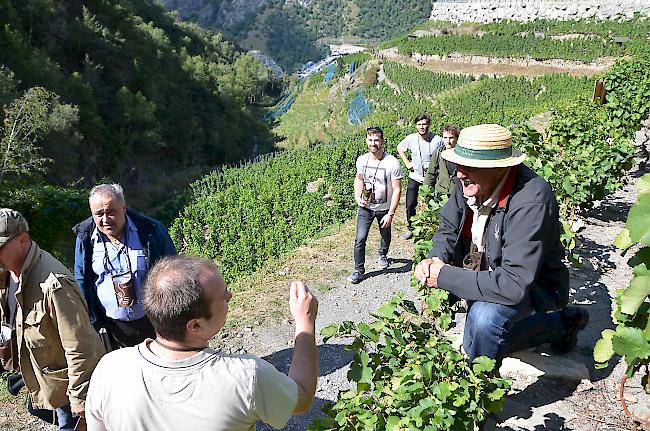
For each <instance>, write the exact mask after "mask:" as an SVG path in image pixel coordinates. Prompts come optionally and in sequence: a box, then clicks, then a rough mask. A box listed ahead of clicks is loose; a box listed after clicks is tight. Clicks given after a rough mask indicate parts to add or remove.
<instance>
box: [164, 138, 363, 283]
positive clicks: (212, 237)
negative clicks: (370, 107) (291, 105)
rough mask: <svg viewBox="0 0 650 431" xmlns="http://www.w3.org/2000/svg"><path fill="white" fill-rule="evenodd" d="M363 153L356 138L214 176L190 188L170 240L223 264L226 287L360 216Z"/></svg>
mask: <svg viewBox="0 0 650 431" xmlns="http://www.w3.org/2000/svg"><path fill="white" fill-rule="evenodd" d="M364 151H365V145H364V144H363V137H362V136H361V135H356V136H353V137H351V138H350V139H349V140H348V141H346V142H339V143H338V145H329V146H325V145H320V146H317V147H315V148H313V149H309V150H294V151H289V152H285V153H279V154H277V155H275V156H271V157H269V158H267V159H266V160H263V161H260V162H258V163H252V164H247V165H245V166H242V167H240V168H225V169H224V170H223V171H221V172H217V173H213V174H211V175H209V176H207V177H205V178H203V179H202V180H200V181H197V182H196V183H194V184H192V200H191V203H190V204H189V205H188V206H186V207H185V209H184V210H183V211H182V213H181V216H180V217H179V218H178V219H177V220H176V221H175V222H174V224H173V226H172V228H171V235H172V238H173V239H174V242H175V243H176V244H177V246H179V247H180V249H181V250H183V251H185V252H188V253H191V254H200V255H203V256H207V257H210V258H215V259H217V260H218V261H219V263H220V264H221V265H222V268H223V272H224V276H225V278H226V280H228V281H232V280H234V279H236V278H237V277H239V276H240V275H242V274H247V273H251V272H253V271H255V270H257V269H258V268H260V267H261V266H262V265H263V264H264V263H266V262H267V261H268V260H269V259H273V258H276V257H278V256H281V255H282V254H283V253H286V252H289V251H292V250H294V249H295V248H296V247H298V246H299V245H302V244H304V243H305V242H306V241H307V240H308V239H310V238H313V237H314V236H316V235H318V234H320V233H322V232H323V231H324V230H325V229H326V228H327V227H329V226H331V225H333V224H335V223H338V222H342V221H344V220H346V219H348V218H349V217H351V216H352V214H354V211H355V209H356V208H355V205H354V200H353V199H352V198H351V186H352V181H353V178H354V174H355V160H356V158H357V156H359V155H360V154H361V153H362V152H364Z"/></svg>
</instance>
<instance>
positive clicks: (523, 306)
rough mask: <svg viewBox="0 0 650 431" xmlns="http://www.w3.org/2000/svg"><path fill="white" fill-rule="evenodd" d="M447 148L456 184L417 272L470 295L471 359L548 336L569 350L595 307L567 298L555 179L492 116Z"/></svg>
mask: <svg viewBox="0 0 650 431" xmlns="http://www.w3.org/2000/svg"><path fill="white" fill-rule="evenodd" d="M442 157H443V158H444V159H445V160H448V161H450V162H453V163H455V164H456V171H457V175H456V187H455V188H454V191H453V193H452V195H451V197H450V198H449V201H448V202H447V204H446V205H445V206H444V207H443V209H442V210H441V213H440V221H439V228H438V231H437V232H436V234H435V237H434V246H433V249H432V250H431V252H430V253H429V258H428V259H425V260H424V261H422V262H420V263H419V264H418V266H417V267H416V270H415V276H416V277H417V278H418V280H420V281H421V282H423V283H425V284H426V285H427V286H429V287H437V288H441V289H445V290H447V291H448V292H450V293H451V294H453V295H455V296H457V297H460V298H464V299H466V300H467V301H468V305H469V310H468V313H467V320H466V323H465V334H464V337H463V348H464V349H465V352H466V353H467V354H468V355H469V357H470V360H473V359H474V358H476V357H478V356H488V357H490V358H492V359H495V360H496V361H497V366H499V365H500V363H501V361H502V359H503V357H504V356H505V355H506V354H507V353H508V352H510V351H516V350H521V349H524V348H528V347H533V346H538V345H540V344H543V343H551V347H552V349H553V350H554V351H555V352H557V353H566V352H568V351H570V350H572V349H573V348H574V347H575V345H576V342H577V334H578V332H579V331H580V330H581V329H583V328H584V327H585V326H586V324H587V322H588V320H589V314H588V313H587V312H586V311H585V310H584V309H581V308H578V307H572V306H570V307H567V306H566V305H567V303H568V297H569V273H568V270H567V268H566V266H565V265H564V263H563V262H562V259H563V257H564V250H563V247H562V245H561V243H560V222H559V215H558V205H557V202H556V200H555V196H554V195H553V192H552V191H551V189H550V187H549V185H548V184H547V183H546V182H545V181H544V180H543V179H542V178H541V177H539V176H537V175H536V174H535V173H534V172H533V171H531V170H530V169H529V168H528V167H526V166H524V165H523V164H522V162H523V160H524V158H525V155H524V154H522V153H520V152H518V151H516V150H513V149H512V135H511V133H510V131H509V130H508V129H506V128H504V127H501V126H499V125H496V124H482V125H478V126H473V127H469V128H466V129H463V130H462V131H461V133H460V136H459V138H458V143H457V145H456V147H455V148H453V149H448V150H445V151H444V152H443V153H442Z"/></svg>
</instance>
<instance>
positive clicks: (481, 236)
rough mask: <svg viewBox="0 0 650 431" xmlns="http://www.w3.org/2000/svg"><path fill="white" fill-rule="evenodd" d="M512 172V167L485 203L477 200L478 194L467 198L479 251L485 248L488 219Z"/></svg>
mask: <svg viewBox="0 0 650 431" xmlns="http://www.w3.org/2000/svg"><path fill="white" fill-rule="evenodd" d="M509 174H510V169H508V171H507V172H506V173H505V174H504V175H503V178H501V181H499V184H497V186H496V188H495V189H494V191H493V192H492V194H491V195H490V197H489V198H487V199H486V200H485V201H484V202H483V203H481V204H479V203H478V202H477V199H476V196H472V197H468V198H467V206H469V208H470V209H471V210H472V213H473V215H472V243H473V244H475V245H476V247H477V248H478V251H480V252H482V251H483V250H484V249H485V244H484V242H485V227H486V225H487V221H488V219H489V218H490V214H491V213H492V210H493V209H494V208H496V206H497V205H498V204H499V195H500V194H501V189H502V188H503V185H504V184H505V183H506V180H507V179H508V175H509Z"/></svg>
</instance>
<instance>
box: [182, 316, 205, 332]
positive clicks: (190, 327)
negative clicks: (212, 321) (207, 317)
mask: <svg viewBox="0 0 650 431" xmlns="http://www.w3.org/2000/svg"><path fill="white" fill-rule="evenodd" d="M202 323H203V322H201V319H190V320H188V321H187V323H186V324H185V329H186V330H187V333H188V334H193V335H196V334H198V333H200V332H201V331H202V330H203V325H202Z"/></svg>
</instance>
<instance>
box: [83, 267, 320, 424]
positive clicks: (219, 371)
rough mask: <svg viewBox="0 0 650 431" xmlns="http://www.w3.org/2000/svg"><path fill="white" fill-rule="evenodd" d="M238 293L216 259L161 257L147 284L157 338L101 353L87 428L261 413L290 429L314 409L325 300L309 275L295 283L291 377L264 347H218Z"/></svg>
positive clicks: (258, 416)
mask: <svg viewBox="0 0 650 431" xmlns="http://www.w3.org/2000/svg"><path fill="white" fill-rule="evenodd" d="M231 298H232V293H231V292H230V290H228V286H227V285H226V283H225V282H224V280H223V277H222V276H221V272H220V271H219V268H218V267H217V266H216V265H215V264H214V263H213V262H212V261H210V260H208V259H204V258H200V257H193V256H172V257H165V258H163V259H161V260H160V261H158V263H156V265H155V266H154V267H153V269H152V270H151V271H150V272H149V274H148V276H147V281H146V283H145V288H144V308H145V311H146V312H147V316H148V317H149V319H150V320H151V323H152V324H153V327H154V329H155V330H156V338H155V339H154V340H151V339H147V340H145V341H144V342H142V343H140V344H138V345H137V346H135V347H128V348H125V349H120V350H116V351H113V352H111V353H109V354H108V355H106V356H104V358H105V360H102V361H100V363H99V365H98V366H97V368H96V369H95V372H94V374H93V376H92V380H91V381H90V389H89V390H88V397H87V401H86V418H87V421H88V430H89V431H100V430H109V431H110V430H119V431H122V430H130V431H146V430H156V431H172V430H174V431H175V430H181V429H186V430H222V431H248V430H252V429H255V422H256V421H257V420H261V421H264V422H266V423H268V424H269V425H271V426H273V427H274V428H282V427H284V426H285V425H286V423H287V421H288V420H289V417H290V416H291V415H292V414H302V413H304V412H306V411H307V410H308V409H309V407H310V406H311V403H312V401H313V400H314V394H315V392H316V379H317V378H318V355H317V351H316V340H315V321H316V315H317V313H318V301H317V300H316V298H315V297H314V296H312V294H311V293H310V292H309V289H307V287H306V286H305V285H304V284H303V283H302V282H299V281H294V282H292V283H291V288H290V292H289V308H290V310H291V314H292V315H293V318H294V321H295V330H296V332H295V334H296V336H295V345H294V349H293V358H292V360H291V365H290V366H289V375H288V376H287V375H285V374H283V373H281V372H279V371H278V370H276V369H275V368H274V367H273V365H271V364H269V363H268V362H266V361H264V360H262V359H260V358H257V357H255V356H251V355H230V354H226V353H223V352H220V351H217V350H214V349H212V348H210V346H209V341H210V340H211V339H212V337H214V336H215V335H216V334H217V333H218V332H219V331H220V330H221V328H223V326H224V324H225V323H226V316H227V314H228V302H229V301H230V299H231Z"/></svg>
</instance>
